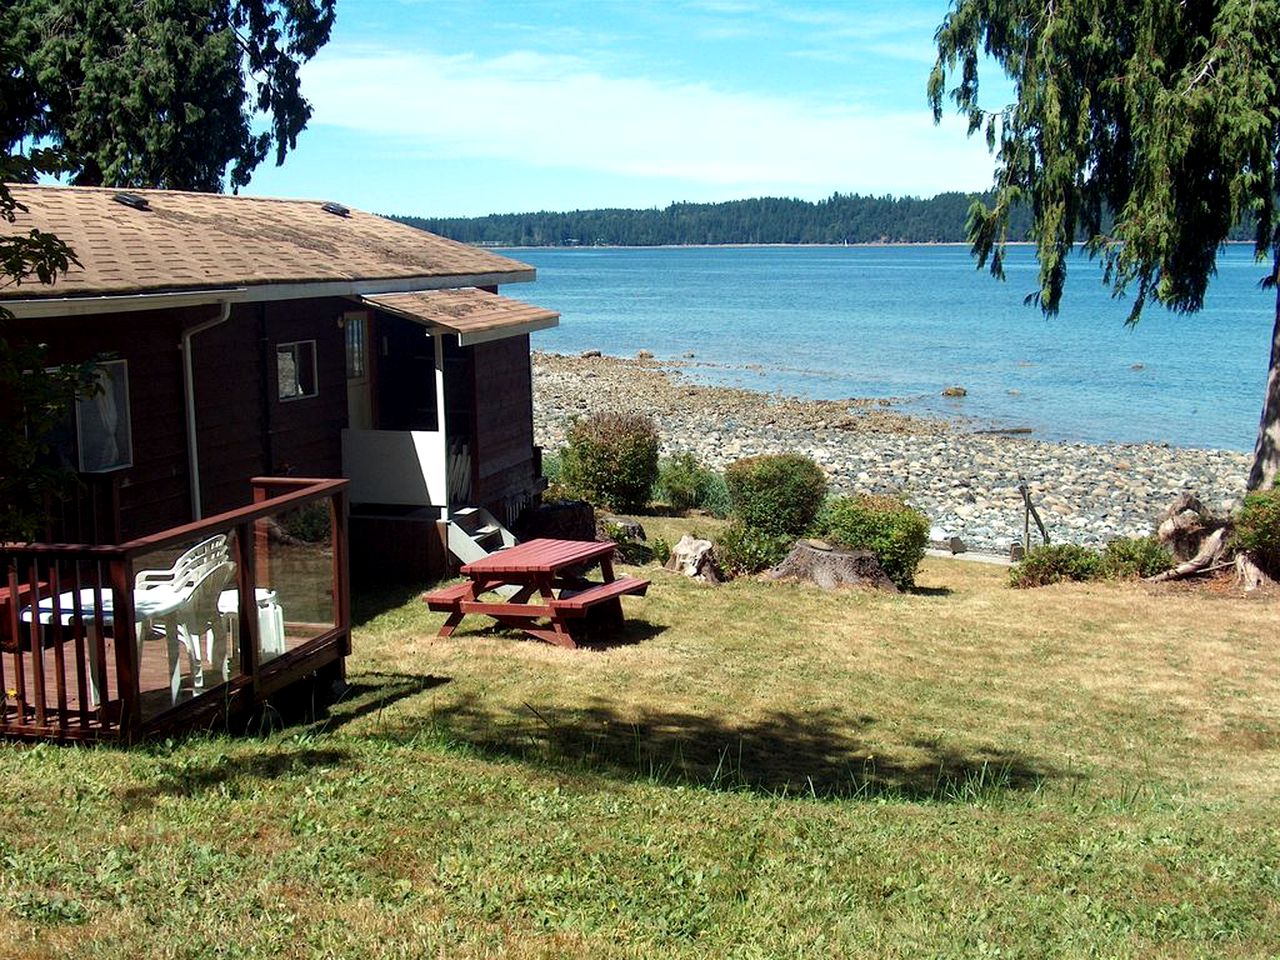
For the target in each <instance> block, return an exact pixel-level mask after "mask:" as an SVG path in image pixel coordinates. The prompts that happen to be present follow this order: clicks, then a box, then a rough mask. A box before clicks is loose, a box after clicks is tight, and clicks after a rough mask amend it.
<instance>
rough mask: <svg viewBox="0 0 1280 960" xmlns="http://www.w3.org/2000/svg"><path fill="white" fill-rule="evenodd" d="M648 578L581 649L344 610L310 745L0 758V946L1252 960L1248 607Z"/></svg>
mask: <svg viewBox="0 0 1280 960" xmlns="http://www.w3.org/2000/svg"><path fill="white" fill-rule="evenodd" d="M648 523H649V521H648V520H646V524H647V525H648ZM663 523H669V524H671V525H673V526H672V528H671V529H670V530H665V531H664V530H663V529H658V530H656V531H655V530H653V529H651V530H650V534H651V535H664V536H667V537H668V538H669V539H675V536H674V535H673V534H676V535H678V529H676V527H675V526H674V525H677V524H678V521H663ZM703 526H704V529H705V528H706V525H705V524H704V525H703ZM644 574H645V575H646V576H650V577H652V578H653V580H654V584H653V587H652V589H651V591H650V594H649V596H648V597H646V598H644V599H633V598H628V599H627V600H626V601H625V606H626V609H627V611H628V615H629V617H630V624H631V625H630V627H629V629H628V632H627V634H626V636H624V637H623V638H622V642H619V643H615V644H612V645H610V646H608V647H605V648H601V649H588V650H576V651H573V650H560V649H556V648H552V647H549V646H545V645H542V644H538V643H534V642H529V641H525V640H522V639H520V638H518V637H517V636H515V635H513V634H509V633H502V632H495V631H493V630H491V629H489V628H488V627H487V626H486V625H485V621H484V620H483V618H473V619H468V620H467V621H465V622H464V629H463V630H461V631H460V632H459V633H458V634H456V635H455V636H454V637H453V638H451V639H448V640H439V639H437V638H436V637H435V631H436V629H437V628H438V626H439V623H440V617H439V616H436V615H432V614H430V613H428V612H427V611H426V610H425V607H424V606H423V605H422V604H420V603H418V602H417V601H416V600H414V599H413V598H412V597H409V596H406V595H403V594H402V595H399V596H387V597H383V598H380V600H379V598H364V600H363V602H362V609H363V614H362V617H363V620H364V622H363V623H362V625H361V626H360V628H359V629H358V631H357V634H356V643H355V647H356V654H355V656H353V658H352V659H351V662H350V664H349V680H350V690H349V691H348V693H347V695H346V697H345V698H344V700H343V701H342V702H341V703H340V704H339V705H338V706H337V707H336V708H335V709H334V710H333V711H332V713H331V714H330V715H329V716H328V717H326V718H323V719H321V720H319V721H317V722H315V723H313V724H312V725H310V726H307V727H293V728H289V729H285V730H283V731H279V732H274V733H263V732H258V733H256V734H254V735H249V736H243V735H242V736H239V737H208V738H193V739H190V740H186V741H181V742H175V743H165V744H155V745H152V746H149V747H147V748H144V749H140V750H133V751H123V750H112V749H59V748H52V747H39V748H20V747H12V746H11V747H6V748H4V750H3V751H0V866H2V870H0V903H2V904H3V905H4V906H2V907H0V944H4V947H3V948H0V953H2V954H3V955H5V956H15V957H27V956H30V957H64V956H65V957H70V956H75V957H108V956H112V957H115V956H121V955H141V956H166V957H255V958H256V957H272V958H274V957H312V956H334V957H359V958H361V960H367V958H384V957H385V958H390V957H418V956H427V957H435V956H441V957H445V956H447V957H494V956H505V957H521V958H525V957H527V958H544V957H545V958H550V957H565V956H577V957H593V958H594V957H618V958H623V957H628V958H629V957H652V956H670V957H690V958H692V957H707V956H715V957H743V958H748V957H781V956H785V957H813V958H819V957H821V958H827V957H830V956H833V955H835V956H885V957H915V956H921V955H927V956H936V957H970V956H1012V957H1017V956H1025V957H1043V956H1057V957H1075V956H1112V957H1147V956H1164V957H1191V956H1207V955H1212V956H1239V957H1252V956H1265V955H1273V954H1274V952H1275V945H1276V943H1277V942H1280V913H1278V909H1277V906H1276V904H1277V902H1280V854H1278V853H1277V850H1278V849H1280V830H1278V829H1277V828H1276V826H1275V824H1276V822H1277V814H1278V813H1280V802H1278V801H1277V789H1276V788H1277V768H1278V767H1280V764H1278V763H1277V754H1278V753H1280V742H1278V736H1277V734H1278V731H1280V690H1278V689H1277V685H1278V683H1280V680H1278V679H1277V678H1280V669H1277V668H1278V667H1280V663H1278V662H1277V661H1278V660H1280V652H1278V651H1277V645H1276V643H1275V634H1276V629H1275V627H1276V622H1277V606H1276V600H1275V599H1274V598H1268V599H1262V600H1252V599H1249V600H1246V599H1241V598H1235V597H1226V596H1219V595H1209V594H1204V593H1201V592H1192V591H1186V590H1171V589H1160V588H1152V587H1146V586H1142V585H1139V584H1100V585H1063V586H1055V587H1051V588H1047V589H1043V590H1030V591H1013V590H1009V589H1007V588H1005V587H1004V586H1003V582H1004V572H1003V571H1002V570H999V569H992V568H988V567H982V566H978V565H973V564H964V563H959V562H955V561H933V560H930V561H927V562H926V564H925V567H924V569H923V571H922V576H921V577H920V589H919V591H917V592H916V593H914V594H907V595H901V596H886V595H882V594H872V593H857V592H854V593H840V594H826V593H823V592H821V591H818V590H816V589H812V588H808V587H804V586H799V585H781V584H766V583H757V582H752V581H739V582H736V583H733V584H730V585H727V586H725V587H722V588H719V589H716V588H711V587H706V586H702V585H699V584H694V583H690V582H688V581H685V580H683V579H682V578H679V577H676V576H673V575H668V574H666V573H664V572H662V571H658V570H657V569H656V568H654V567H649V568H646V569H645V570H644Z"/></svg>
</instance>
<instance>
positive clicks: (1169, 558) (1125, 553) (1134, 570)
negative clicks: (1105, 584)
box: [1101, 537, 1173, 580]
mask: <svg viewBox="0 0 1280 960" xmlns="http://www.w3.org/2000/svg"><path fill="white" fill-rule="evenodd" d="M1172 565H1173V554H1172V553H1170V552H1169V551H1168V550H1167V549H1166V548H1165V546H1164V544H1162V543H1161V542H1160V541H1159V540H1157V539H1156V538H1155V537H1121V538H1120V539H1118V540H1112V541H1111V542H1110V543H1108V544H1107V548H1106V549H1105V550H1103V551H1102V570H1101V572H1102V575H1103V576H1104V577H1107V578H1108V579H1110V580H1127V579H1132V578H1134V577H1154V576H1155V575H1156V574H1157V573H1163V572H1164V571H1165V570H1168V569H1169V567H1171V566H1172Z"/></svg>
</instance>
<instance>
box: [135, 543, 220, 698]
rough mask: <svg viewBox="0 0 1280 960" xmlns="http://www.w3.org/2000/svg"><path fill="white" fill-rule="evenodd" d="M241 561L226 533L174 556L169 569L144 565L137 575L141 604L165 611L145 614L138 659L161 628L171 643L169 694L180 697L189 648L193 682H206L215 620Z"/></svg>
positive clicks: (137, 604) (197, 686)
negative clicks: (207, 651)
mask: <svg viewBox="0 0 1280 960" xmlns="http://www.w3.org/2000/svg"><path fill="white" fill-rule="evenodd" d="M235 569H236V565H235V563H234V562H232V560H231V553H230V551H229V549H228V548H227V538H226V536H225V535H223V534H218V535H217V536H214V537H210V538H209V539H208V540H204V541H202V542H200V543H198V544H196V545H195V546H194V547H192V548H191V549H190V550H187V551H186V552H185V553H183V554H182V556H180V557H178V559H177V560H175V561H174V564H173V566H172V567H170V568H169V569H168V570H140V571H139V572H138V574H137V576H136V577H135V578H134V590H133V599H134V606H135V608H136V609H138V610H145V609H148V608H152V609H159V610H162V611H163V613H161V614H160V615H159V616H149V617H146V618H145V619H142V620H141V622H140V624H139V626H138V662H139V663H141V662H142V643H143V641H144V640H145V639H147V638H148V636H149V635H150V634H153V633H159V634H161V635H163V636H164V637H165V639H166V640H167V641H168V644H169V694H170V699H171V702H173V703H177V702H178V691H179V688H180V687H181V685H182V672H181V664H180V662H179V652H180V650H181V649H183V648H185V649H186V651H187V658H188V660H189V661H190V662H191V685H192V688H193V689H194V691H195V692H196V693H199V692H200V691H201V690H202V689H203V688H204V660H205V656H204V651H205V648H206V647H208V648H210V649H211V648H212V646H213V637H212V634H213V631H214V624H215V623H217V622H218V620H219V617H218V613H217V606H218V595H219V594H220V593H221V592H222V589H223V587H225V586H226V585H227V582H228V581H229V580H230V579H231V578H232V576H234V574H235Z"/></svg>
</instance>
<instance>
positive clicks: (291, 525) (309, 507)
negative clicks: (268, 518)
mask: <svg viewBox="0 0 1280 960" xmlns="http://www.w3.org/2000/svg"><path fill="white" fill-rule="evenodd" d="M280 527H281V529H283V530H284V532H285V533H286V534H287V535H288V536H289V537H291V538H292V539H294V540H298V541H301V542H302V543H328V542H329V536H330V534H331V533H332V532H333V521H332V519H331V518H330V516H329V504H328V503H327V502H326V503H308V504H306V505H305V506H301V507H297V508H296V509H293V510H289V511H287V512H286V513H283V514H281V515H280Z"/></svg>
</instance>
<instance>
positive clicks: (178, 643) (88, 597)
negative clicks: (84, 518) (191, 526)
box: [21, 534, 236, 705]
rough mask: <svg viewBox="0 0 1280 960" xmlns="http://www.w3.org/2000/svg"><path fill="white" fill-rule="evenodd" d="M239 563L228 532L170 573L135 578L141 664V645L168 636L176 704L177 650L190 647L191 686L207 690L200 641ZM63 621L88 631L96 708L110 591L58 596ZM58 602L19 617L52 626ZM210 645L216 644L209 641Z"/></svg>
mask: <svg viewBox="0 0 1280 960" xmlns="http://www.w3.org/2000/svg"><path fill="white" fill-rule="evenodd" d="M235 569H236V565H235V563H234V562H232V560H231V552H230V550H229V549H228V547H227V538H226V536H225V535H224V534H218V535H217V536H213V537H210V538H209V539H207V540H203V541H201V542H200V543H198V544H196V545H195V546H194V547H192V548H191V549H190V550H187V551H186V552H185V553H183V554H182V555H181V556H179V557H178V559H177V560H175V561H174V563H173V566H172V567H170V568H169V569H167V570H139V571H138V572H137V574H136V575H135V576H134V580H133V614H134V619H135V621H136V622H135V624H134V626H135V628H136V636H137V639H138V648H137V649H138V663H139V664H141V663H142V644H143V641H145V640H147V639H149V638H151V637H152V636H155V635H159V636H163V637H165V638H166V639H167V640H168V642H169V693H170V698H171V702H173V703H177V702H178V690H179V688H180V687H181V683H182V674H181V671H180V670H179V662H178V661H179V651H180V650H181V648H182V647H184V646H185V647H186V649H187V654H188V657H189V659H190V661H191V677H192V686H193V687H194V688H195V689H196V691H197V692H198V691H199V690H200V689H201V688H202V687H203V686H204V661H203V657H202V656H201V646H202V642H201V641H202V640H203V639H204V638H205V637H206V636H211V632H212V630H213V624H214V623H215V622H216V621H217V619H218V614H217V603H218V595H219V594H220V593H221V592H222V588H223V587H225V586H226V584H227V582H228V581H229V580H230V579H231V577H232V576H233V575H234V574H235ZM56 606H57V609H58V611H59V613H60V617H59V619H60V620H61V622H62V625H63V626H64V627H66V626H70V625H71V624H72V622H73V621H74V618H75V617H76V615H77V612H78V614H79V616H80V617H81V618H83V620H84V622H85V624H86V626H87V630H88V641H89V642H88V644H87V646H88V648H89V651H88V652H89V700H90V703H91V704H95V705H96V704H97V702H98V699H99V691H98V683H97V679H98V672H99V665H98V644H97V642H96V636H95V633H96V629H95V627H96V620H97V618H98V617H99V616H101V618H102V624H103V626H104V627H108V628H110V627H114V625H115V611H114V610H113V609H112V594H111V591H110V590H102V591H98V592H95V591H94V590H93V589H92V588H86V589H84V590H81V591H80V593H79V595H77V594H75V593H74V592H72V591H67V592H66V593H62V594H59V596H58V598H57V604H56ZM54 608H55V603H54V599H53V598H52V597H45V598H43V599H42V600H40V601H39V603H37V604H36V605H35V606H34V607H26V608H25V609H24V610H23V611H22V614H21V617H22V620H23V622H24V623H30V622H31V620H32V619H33V618H36V619H38V620H39V622H40V623H42V624H45V625H48V624H50V623H52V622H53V620H54ZM210 645H212V640H211V641H210Z"/></svg>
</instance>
